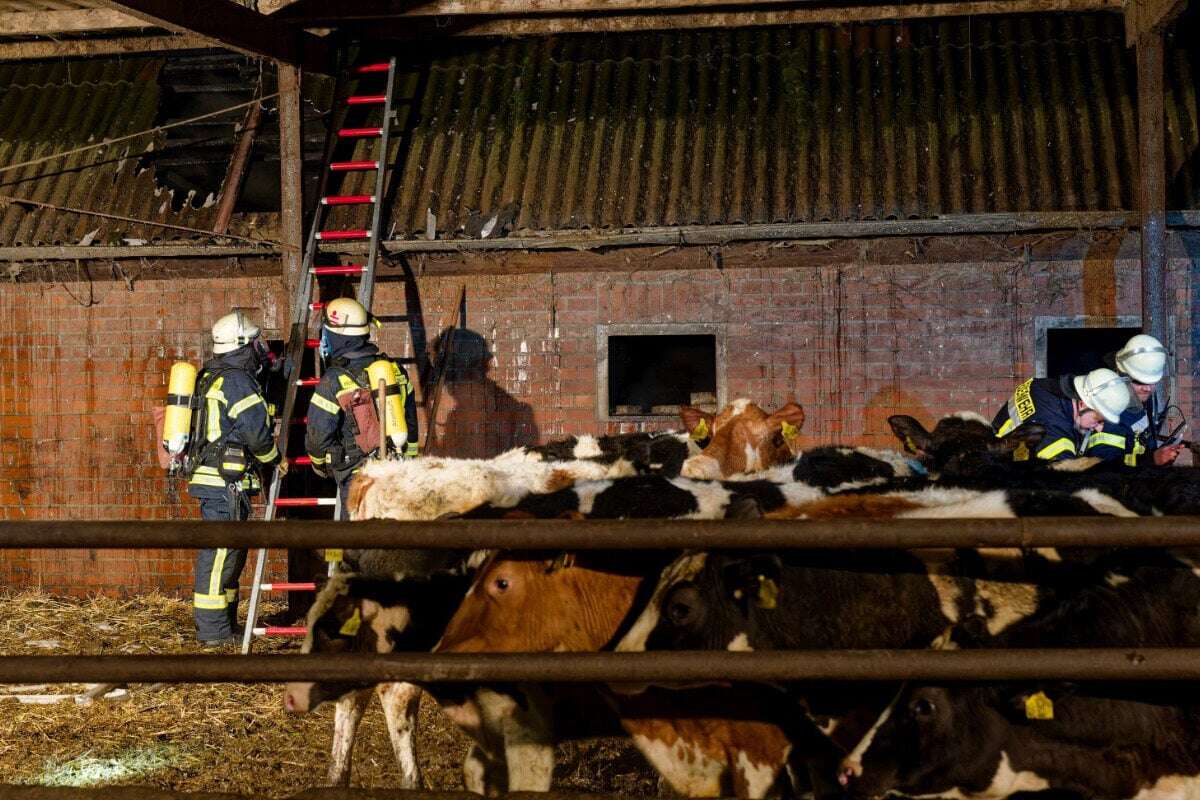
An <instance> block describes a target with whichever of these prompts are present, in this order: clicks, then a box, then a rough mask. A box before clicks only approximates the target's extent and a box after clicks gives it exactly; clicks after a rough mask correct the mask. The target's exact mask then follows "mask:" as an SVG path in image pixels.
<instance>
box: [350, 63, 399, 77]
mask: <svg viewBox="0 0 1200 800" xmlns="http://www.w3.org/2000/svg"><path fill="white" fill-rule="evenodd" d="M391 66H392V65H391V62H388V61H381V62H379V63H378V64H363V65H362V66H359V67H355V68H354V72H355V73H356V74H358V75H366V74H367V73H368V72H387V71H388V70H389V69H390V68H391Z"/></svg>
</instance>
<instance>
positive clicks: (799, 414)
mask: <svg viewBox="0 0 1200 800" xmlns="http://www.w3.org/2000/svg"><path fill="white" fill-rule="evenodd" d="M767 420H768V422H770V423H771V424H772V425H779V426H780V428H781V430H782V432H783V440H784V441H785V442H786V443H787V445H788V447H789V448H791V450H792V451H793V452H794V451H795V450H796V449H797V448H796V447H795V445H796V440H797V439H799V438H800V429H801V428H803V427H804V409H803V408H801V407H800V406H799V405H798V404H797V403H794V402H792V403H788V404H787V405H785V406H784V407H783V408H781V409H779V410H778V411H776V412H775V413H773V414H771V416H769V417H767Z"/></svg>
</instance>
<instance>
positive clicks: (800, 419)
mask: <svg viewBox="0 0 1200 800" xmlns="http://www.w3.org/2000/svg"><path fill="white" fill-rule="evenodd" d="M680 416H681V417H682V418H683V424H684V426H685V427H686V428H687V429H688V430H689V431H692V435H693V436H694V437H696V438H701V437H702V435H703V434H708V435H709V436H710V437H711V438H710V439H709V442H708V444H707V446H705V448H704V450H703V451H702V452H701V453H699V454H698V455H694V456H692V457H691V458H689V459H688V460H687V461H685V462H683V469H682V471H681V473H680V474H681V475H683V476H684V477H686V478H704V479H707V480H718V479H720V478H727V477H730V476H732V475H737V474H740V473H752V472H763V471H766V470H769V469H771V468H772V467H775V466H778V465H780V464H786V463H788V462H790V461H792V460H793V459H795V458H796V456H797V455H799V454H800V428H801V427H803V425H804V409H802V408H801V407H800V406H798V405H797V404H796V403H786V404H785V405H784V406H783V407H782V408H780V409H779V410H778V411H774V412H771V413H767V412H766V411H764V410H762V409H761V408H759V407H758V406H757V405H755V404H754V403H752V402H750V401H749V400H747V399H745V398H740V399H738V400H735V401H733V403H732V404H730V405H729V406H726V407H725V408H724V409H722V410H721V412H720V413H718V414H709V413H708V412H706V411H701V410H700V409H697V408H692V407H691V406H684V407H683V409H682V410H681V411H680Z"/></svg>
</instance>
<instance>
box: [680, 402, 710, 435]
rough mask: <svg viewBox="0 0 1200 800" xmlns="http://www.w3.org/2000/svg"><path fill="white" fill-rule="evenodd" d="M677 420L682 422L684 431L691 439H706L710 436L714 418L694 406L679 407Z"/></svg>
mask: <svg viewBox="0 0 1200 800" xmlns="http://www.w3.org/2000/svg"><path fill="white" fill-rule="evenodd" d="M679 418H680V419H681V420H683V427H684V429H685V430H686V431H687V432H688V433H690V434H691V435H692V438H693V439H707V438H708V437H710V436H712V429H713V420H714V419H715V417H714V416H713V415H712V414H710V413H708V412H707V411H701V410H700V409H698V408H696V407H694V406H681V407H680V409H679Z"/></svg>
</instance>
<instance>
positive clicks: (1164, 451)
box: [1086, 333, 1183, 467]
mask: <svg viewBox="0 0 1200 800" xmlns="http://www.w3.org/2000/svg"><path fill="white" fill-rule="evenodd" d="M1104 361H1105V363H1106V364H1108V365H1109V366H1110V367H1111V368H1113V369H1115V370H1116V371H1117V372H1119V373H1120V374H1121V375H1124V376H1125V377H1127V378H1128V379H1129V388H1130V390H1131V392H1132V394H1133V397H1132V398H1131V399H1130V402H1129V407H1128V408H1127V409H1125V410H1124V411H1123V412H1122V413H1121V418H1120V419H1119V420H1118V421H1117V422H1115V423H1111V424H1108V425H1105V426H1104V431H1103V432H1101V433H1097V434H1095V435H1093V436H1091V437H1089V438H1088V445H1087V451H1086V453H1087V455H1089V456H1096V457H1097V458H1103V459H1106V460H1108V459H1118V458H1119V459H1121V460H1122V461H1123V462H1124V463H1125V464H1126V465H1127V466H1130V467H1136V466H1138V465H1144V464H1146V463H1147V462H1152V463H1154V464H1156V465H1158V466H1169V465H1170V464H1173V463H1175V459H1176V458H1177V457H1178V456H1179V451H1180V450H1182V449H1183V445H1182V444H1168V445H1165V446H1163V447H1159V446H1158V438H1157V437H1156V436H1155V433H1156V432H1157V431H1156V430H1155V429H1154V426H1153V425H1152V422H1153V421H1154V419H1155V417H1156V416H1157V415H1156V414H1155V409H1154V387H1155V385H1156V384H1158V382H1159V381H1161V380H1162V379H1163V375H1164V374H1165V373H1166V369H1167V349H1166V348H1165V347H1163V345H1162V342H1160V341H1159V340H1158V339H1155V338H1154V337H1153V336H1149V335H1147V334H1145V333H1139V334H1136V335H1135V336H1133V337H1131V338H1130V339H1129V341H1128V342H1126V343H1125V346H1124V347H1122V348H1121V349H1120V350H1118V351H1117V352H1115V353H1109V354H1108V355H1107V356H1105V357H1104Z"/></svg>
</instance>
